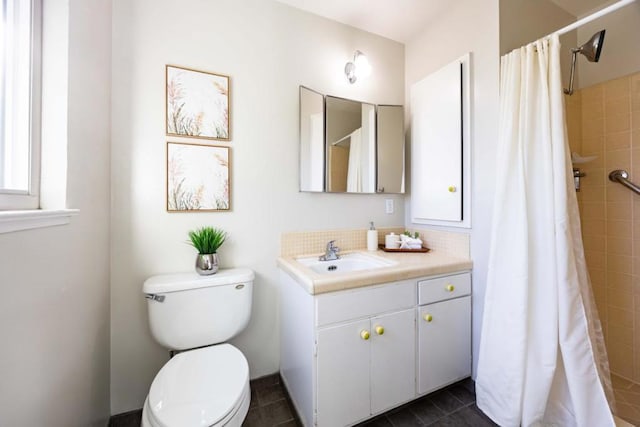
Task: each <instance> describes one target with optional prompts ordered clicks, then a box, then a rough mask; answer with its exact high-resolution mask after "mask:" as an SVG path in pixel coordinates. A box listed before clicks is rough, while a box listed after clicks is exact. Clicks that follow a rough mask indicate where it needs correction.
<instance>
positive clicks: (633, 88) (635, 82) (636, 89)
mask: <svg viewBox="0 0 640 427" xmlns="http://www.w3.org/2000/svg"><path fill="white" fill-rule="evenodd" d="M629 89H630V93H631V110H632V111H640V74H634V75H633V76H631V77H630V88H629Z"/></svg>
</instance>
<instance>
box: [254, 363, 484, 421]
mask: <svg viewBox="0 0 640 427" xmlns="http://www.w3.org/2000/svg"><path fill="white" fill-rule="evenodd" d="M251 391H252V393H253V394H252V397H251V402H252V403H251V407H250V409H249V414H248V415H247V418H246V419H245V422H244V424H243V426H244V427H275V426H300V425H301V424H300V422H299V420H298V419H297V417H296V414H295V411H294V410H293V405H292V404H291V402H290V401H289V396H288V395H287V393H286V391H285V389H284V387H283V386H282V384H281V383H280V378H279V376H278V375H271V376H268V377H264V378H261V379H259V380H256V381H253V382H252V384H251ZM475 402H476V396H475V391H474V384H473V381H471V380H470V379H467V380H464V381H461V382H459V383H456V384H453V385H451V386H449V387H447V388H445V389H444V390H440V391H437V392H435V393H432V394H430V395H427V396H425V397H422V398H420V399H418V400H415V401H413V402H410V403H408V404H406V405H403V406H401V407H399V408H396V409H393V410H391V411H389V412H386V413H384V414H382V415H379V416H377V417H376V418H373V419H371V420H368V421H366V422H364V423H362V424H359V425H358V427H405V426H411V427H420V426H434V427H435V426H443V427H444V426H455V427H464V426H472V427H483V426H495V425H496V424H494V423H493V422H492V421H491V420H490V419H489V418H487V417H486V416H485V415H484V414H483V413H482V412H481V411H480V410H479V409H478V408H477V407H476V404H475Z"/></svg>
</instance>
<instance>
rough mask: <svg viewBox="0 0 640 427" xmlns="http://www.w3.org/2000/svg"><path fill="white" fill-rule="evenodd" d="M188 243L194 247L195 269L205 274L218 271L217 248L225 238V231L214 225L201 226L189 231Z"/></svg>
mask: <svg viewBox="0 0 640 427" xmlns="http://www.w3.org/2000/svg"><path fill="white" fill-rule="evenodd" d="M189 239H190V240H191V241H190V242H189V243H190V244H191V246H193V247H194V248H196V250H197V251H198V256H197V257H196V271H197V272H198V274H201V275H203V276H207V275H209V274H215V273H216V272H217V271H218V254H217V252H218V248H220V246H222V244H223V243H224V241H225V240H226V239H227V233H226V232H225V231H223V230H221V229H219V228H215V227H201V228H198V229H196V230H191V231H189Z"/></svg>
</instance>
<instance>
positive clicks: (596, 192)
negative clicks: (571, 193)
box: [580, 174, 604, 234]
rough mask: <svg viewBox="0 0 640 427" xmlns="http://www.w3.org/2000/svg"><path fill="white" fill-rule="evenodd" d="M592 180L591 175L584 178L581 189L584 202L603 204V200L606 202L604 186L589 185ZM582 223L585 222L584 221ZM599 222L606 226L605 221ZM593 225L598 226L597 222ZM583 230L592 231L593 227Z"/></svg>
mask: <svg viewBox="0 0 640 427" xmlns="http://www.w3.org/2000/svg"><path fill="white" fill-rule="evenodd" d="M587 177H588V178H587ZM592 179H593V177H592V176H591V174H588V175H587V176H585V177H584V178H582V181H581V182H582V188H581V189H580V193H581V195H582V201H583V202H601V201H602V200H604V185H592V184H590V185H587V181H588V180H592ZM582 221H583V222H584V220H582ZM598 221H600V222H602V225H603V226H604V219H601V220H598ZM591 224H593V225H598V223H597V222H592V223H591ZM582 228H583V229H584V230H592V229H591V227H589V226H586V225H585V226H583V227H582ZM602 233H603V234H604V230H603V231H602Z"/></svg>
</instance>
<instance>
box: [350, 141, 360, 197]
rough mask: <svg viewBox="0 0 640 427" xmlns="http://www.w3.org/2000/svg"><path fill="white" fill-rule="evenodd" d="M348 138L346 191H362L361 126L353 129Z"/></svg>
mask: <svg viewBox="0 0 640 427" xmlns="http://www.w3.org/2000/svg"><path fill="white" fill-rule="evenodd" d="M350 139H351V141H350V144H349V164H348V166H347V191H348V192H349V193H359V192H361V191H362V128H358V129H356V130H354V131H353V132H352V133H351V135H350Z"/></svg>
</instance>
